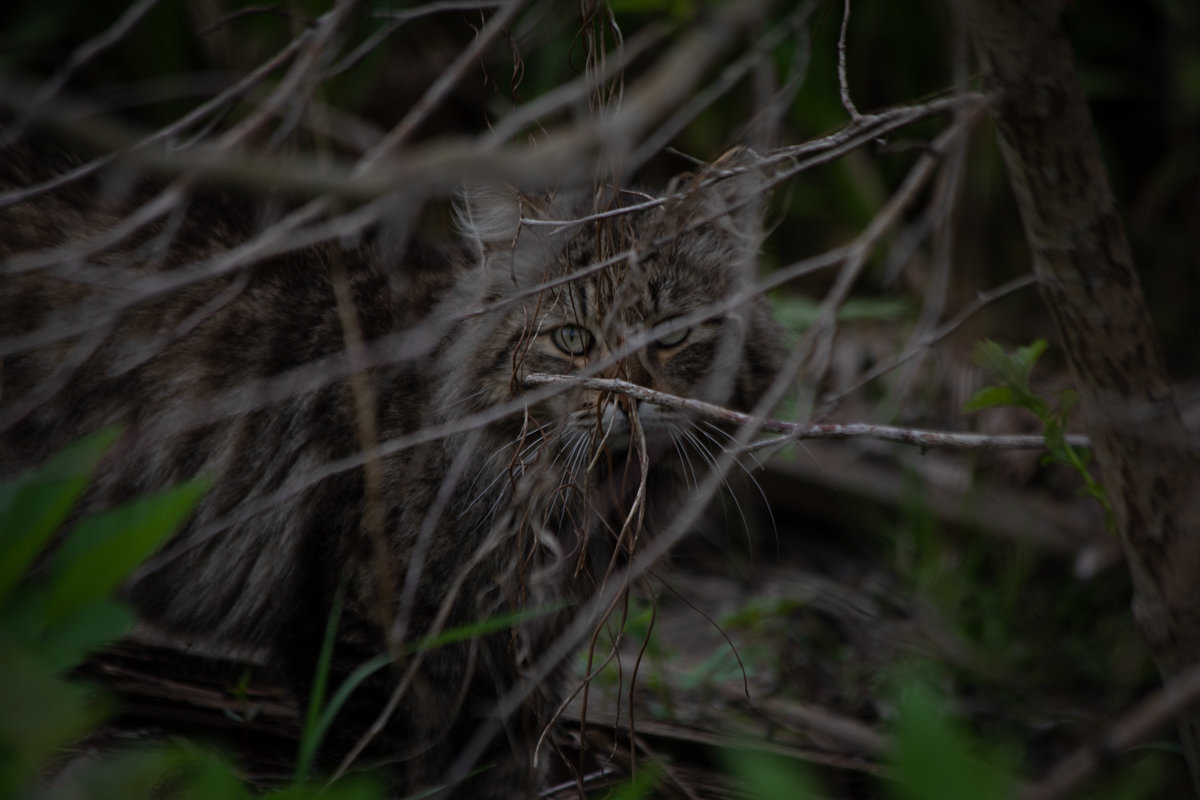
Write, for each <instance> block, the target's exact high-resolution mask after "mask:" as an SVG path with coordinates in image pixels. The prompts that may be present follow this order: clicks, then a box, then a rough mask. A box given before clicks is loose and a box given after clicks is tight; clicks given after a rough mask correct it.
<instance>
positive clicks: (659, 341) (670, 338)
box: [654, 320, 692, 347]
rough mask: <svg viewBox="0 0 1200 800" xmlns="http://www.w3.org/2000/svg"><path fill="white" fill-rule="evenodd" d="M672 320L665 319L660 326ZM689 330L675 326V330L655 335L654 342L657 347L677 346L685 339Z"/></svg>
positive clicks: (690, 330) (668, 323)
mask: <svg viewBox="0 0 1200 800" xmlns="http://www.w3.org/2000/svg"><path fill="white" fill-rule="evenodd" d="M672 322H674V320H667V321H666V322H665V323H663V325H662V326H660V327H665V326H666V325H670V324H671V323H672ZM691 332H692V329H691V328H676V329H675V330H670V331H667V332H666V333H663V334H660V335H659V336H657V337H655V339H654V344H656V345H657V346H659V347H678V346H679V345H681V344H683V341H684V340H685V339H687V337H688V334H689V333H691Z"/></svg>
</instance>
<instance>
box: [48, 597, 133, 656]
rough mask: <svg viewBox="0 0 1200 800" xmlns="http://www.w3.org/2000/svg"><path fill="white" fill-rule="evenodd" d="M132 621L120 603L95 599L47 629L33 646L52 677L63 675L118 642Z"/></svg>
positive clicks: (130, 613) (130, 615) (131, 615)
mask: <svg viewBox="0 0 1200 800" xmlns="http://www.w3.org/2000/svg"><path fill="white" fill-rule="evenodd" d="M135 619H136V618H135V615H134V613H133V612H132V611H131V610H130V609H129V608H128V607H127V606H125V605H124V604H123V603H120V602H118V601H116V600H112V599H109V598H98V599H95V600H93V601H91V602H89V603H88V604H86V605H84V606H81V607H80V608H78V609H76V610H75V611H74V612H72V613H71V614H68V615H67V616H66V617H63V618H62V619H60V620H59V621H58V622H57V623H56V624H55V625H54V626H53V627H51V628H49V629H47V630H46V632H45V634H44V636H43V638H42V640H41V641H40V642H38V643H37V645H36V647H37V655H38V656H39V657H40V658H41V659H42V662H43V663H44V664H45V665H46V666H47V667H48V668H49V669H50V670H51V671H53V672H54V673H56V674H62V673H65V672H67V671H69V670H71V669H74V668H75V667H77V666H79V665H80V664H82V663H83V661H84V659H85V658H87V657H88V655H89V654H90V653H92V652H94V651H96V650H98V649H99V648H101V647H103V646H104V645H106V644H109V643H110V642H115V641H116V640H117V639H120V638H121V637H122V636H123V635H125V633H126V632H128V631H129V629H130V628H132V627H133V623H134V621H135Z"/></svg>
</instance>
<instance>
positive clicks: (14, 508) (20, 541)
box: [0, 428, 120, 606]
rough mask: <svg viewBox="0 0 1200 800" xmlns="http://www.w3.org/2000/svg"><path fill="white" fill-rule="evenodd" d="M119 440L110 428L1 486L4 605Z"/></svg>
mask: <svg viewBox="0 0 1200 800" xmlns="http://www.w3.org/2000/svg"><path fill="white" fill-rule="evenodd" d="M119 435H120V430H119V429H117V428H106V429H105V430H102V431H100V432H98V433H95V434H92V435H91V436H89V437H87V438H86V439H82V440H80V441H78V442H76V443H75V444H73V445H71V446H70V447H67V448H66V449H64V450H61V451H60V452H58V453H56V454H54V455H53V456H51V457H50V458H49V459H48V460H47V461H46V463H44V464H42V465H41V466H40V467H38V468H37V469H35V470H33V471H31V472H28V473H26V474H24V475H22V476H20V477H18V478H17V479H16V480H13V481H10V482H8V483H7V484H5V485H4V486H0V606H3V605H4V603H5V601H6V600H8V598H9V596H10V595H11V594H12V590H13V588H14V587H15V586H16V585H17V583H18V582H19V581H20V579H21V576H22V575H24V574H25V572H26V570H28V569H29V566H30V564H32V563H33V561H34V559H35V558H37V555H38V553H39V552H41V550H42V548H44V547H45V546H46V543H47V542H48V541H49V539H50V537H51V536H52V535H53V534H54V532H55V531H57V530H58V528H59V526H60V525H61V524H62V522H63V520H64V519H66V517H67V514H68V513H70V511H71V508H72V507H73V506H74V505H75V502H76V500H78V499H79V495H80V494H81V493H82V492H83V489H84V487H85V486H86V485H87V481H88V478H89V477H90V476H91V474H92V471H93V470H94V469H95V468H96V464H98V463H99V461H100V459H101V458H102V457H103V456H104V454H105V453H106V452H108V449H109V448H110V447H111V446H112V444H113V442H115V441H116V440H117V437H118V436H119Z"/></svg>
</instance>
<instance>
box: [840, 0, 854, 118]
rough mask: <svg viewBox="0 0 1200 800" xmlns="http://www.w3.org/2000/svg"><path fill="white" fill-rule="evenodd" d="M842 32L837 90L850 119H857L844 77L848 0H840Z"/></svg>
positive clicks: (848, 84)
mask: <svg viewBox="0 0 1200 800" xmlns="http://www.w3.org/2000/svg"><path fill="white" fill-rule="evenodd" d="M842 9H843V10H842V32H841V34H839V35H838V45H837V49H838V90H839V91H840V92H841V95H842V108H844V109H846V113H847V114H849V115H850V119H855V120H856V119H858V118H859V113H858V109H857V108H855V107H854V101H853V100H851V99H850V83H849V81H848V80H847V79H846V31H847V29H849V27H850V0H842Z"/></svg>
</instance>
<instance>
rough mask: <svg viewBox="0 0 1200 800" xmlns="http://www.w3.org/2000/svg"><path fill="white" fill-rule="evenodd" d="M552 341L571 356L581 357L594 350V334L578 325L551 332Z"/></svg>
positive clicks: (564, 326) (565, 326)
mask: <svg viewBox="0 0 1200 800" xmlns="http://www.w3.org/2000/svg"><path fill="white" fill-rule="evenodd" d="M550 341H552V342H554V346H555V347H557V348H558V349H559V350H562V351H563V352H564V353H566V354H567V355H569V356H581V355H583V354H584V353H586V352H587V351H588V350H590V349H592V334H591V333H590V332H589V331H588V330H587V329H586V328H581V327H579V326H578V325H563V326H562V327H561V328H555V329H554V330H553V331H551V332H550Z"/></svg>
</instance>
